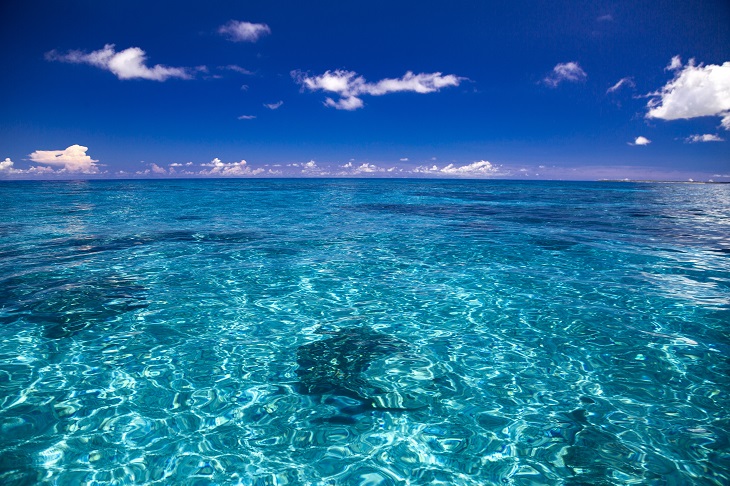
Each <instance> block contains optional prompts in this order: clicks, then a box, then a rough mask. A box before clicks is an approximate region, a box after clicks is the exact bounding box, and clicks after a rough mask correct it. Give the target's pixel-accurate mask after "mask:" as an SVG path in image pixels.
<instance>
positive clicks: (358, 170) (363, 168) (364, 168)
mask: <svg viewBox="0 0 730 486" xmlns="http://www.w3.org/2000/svg"><path fill="white" fill-rule="evenodd" d="M353 172H354V173H355V174H372V173H373V172H385V169H383V168H382V167H378V166H377V165H375V164H369V163H367V162H364V163H363V164H362V165H360V166H359V167H355V168H354V169H353Z"/></svg>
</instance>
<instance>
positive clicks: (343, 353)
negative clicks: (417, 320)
mask: <svg viewBox="0 0 730 486" xmlns="http://www.w3.org/2000/svg"><path fill="white" fill-rule="evenodd" d="M409 351H411V346H410V345H409V344H408V343H407V342H405V341H403V340H401V339H398V338H395V337H393V336H388V335H386V334H382V333H379V332H376V331H373V330H372V329H370V328H368V327H355V328H349V329H343V330H341V331H338V332H336V333H334V336H332V337H331V338H329V339H324V340H322V341H316V342H313V343H309V344H305V345H304V346H301V347H300V348H299V349H298V350H297V364H298V365H299V368H298V369H297V375H298V376H299V382H298V383H297V386H296V388H297V391H298V392H299V393H301V394H303V395H310V396H315V397H319V398H320V399H321V400H322V402H323V403H325V404H328V405H334V406H335V407H337V408H338V409H339V411H340V412H342V413H344V414H347V415H356V414H359V413H363V412H367V411H369V410H385V411H406V410H417V409H421V408H425V407H427V406H428V405H427V403H426V401H425V400H424V399H423V398H422V397H419V396H418V395H419V392H420V391H421V390H417V389H415V388H414V387H410V389H409V387H408V383H406V384H404V385H403V386H399V385H398V383H394V384H391V383H389V382H387V381H385V380H382V379H379V378H382V377H381V376H379V375H381V374H382V372H383V370H382V369H380V368H382V367H387V366H388V364H389V363H390V361H393V366H396V367H397V366H398V365H399V363H402V361H408V352H409ZM399 358H403V360H401V359H399ZM374 368H378V369H377V370H376V371H377V373H368V371H371V372H372V371H373V369H374ZM399 371H402V370H400V369H394V370H393V373H391V374H393V375H397V374H398V372H399ZM406 371H408V370H406ZM369 375H373V376H369Z"/></svg>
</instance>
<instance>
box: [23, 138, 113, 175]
mask: <svg viewBox="0 0 730 486" xmlns="http://www.w3.org/2000/svg"><path fill="white" fill-rule="evenodd" d="M87 150H89V148H88V147H83V146H81V145H71V146H70V147H68V148H66V149H65V150H36V151H35V152H33V153H32V154H30V155H29V157H30V160H32V161H33V162H36V163H39V164H46V165H52V166H60V167H61V170H62V171H64V172H80V173H82V174H98V173H99V168H98V166H97V165H96V163H97V162H99V161H98V160H94V159H92V158H91V157H89V156H88V155H86V151H87Z"/></svg>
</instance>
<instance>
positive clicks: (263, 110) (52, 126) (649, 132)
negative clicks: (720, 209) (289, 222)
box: [0, 0, 730, 180]
mask: <svg viewBox="0 0 730 486" xmlns="http://www.w3.org/2000/svg"><path fill="white" fill-rule="evenodd" d="M231 20H234V21H241V22H250V23H256V24H265V25H266V26H268V28H269V31H270V32H268V33H264V35H262V36H261V37H260V38H258V40H257V41H256V42H246V41H241V42H233V41H231V40H230V36H229V35H226V34H224V33H220V32H219V29H220V28H221V26H224V25H226V24H227V23H228V22H230V21H231ZM106 44H114V45H115V47H114V49H115V52H117V53H118V52H121V51H124V50H125V49H128V48H131V47H136V48H139V49H141V50H143V51H145V53H146V56H147V59H146V61H145V62H146V66H148V67H150V68H152V67H153V66H155V65H157V64H160V65H163V66H167V67H175V68H187V71H184V72H185V73H187V76H188V77H189V78H190V79H180V78H176V77H170V78H169V79H166V80H164V81H157V80H150V79H119V77H118V76H117V75H115V74H114V73H113V72H111V71H110V70H109V69H104V68H103V67H99V66H94V65H91V64H89V63H88V62H79V61H77V62H69V60H70V54H69V52H70V51H81V52H80V53H79V55H88V54H89V53H92V52H93V51H99V50H101V49H103V48H104V46H105V45H106ZM0 45H2V49H1V50H0V65H2V66H3V67H4V69H3V74H2V76H0V106H2V110H1V111H0V161H2V160H6V163H5V165H4V166H3V167H4V170H0V178H19V177H23V178H25V177H76V176H84V177H88V175H86V174H83V173H82V172H84V171H86V172H98V174H97V175H94V177H120V176H123V177H126V176H129V175H130V174H134V173H136V172H142V173H144V172H145V171H150V173H149V174H148V175H149V176H169V170H170V164H183V167H176V168H174V170H175V171H176V172H177V175H179V174H180V172H181V171H188V172H193V173H196V174H197V173H199V172H200V171H211V170H212V169H214V168H215V165H213V166H211V165H206V166H201V164H208V163H210V162H211V161H212V160H214V159H216V158H217V159H218V160H219V162H217V165H218V171H217V172H216V171H212V172H213V174H214V175H216V174H217V175H221V174H223V173H225V169H232V170H231V171H229V172H228V173H231V174H234V175H235V174H237V173H238V174H241V173H246V171H251V170H252V169H253V170H254V171H255V169H263V170H264V172H263V173H260V174H259V176H263V175H267V174H269V175H271V173H272V172H269V170H271V171H273V172H274V173H279V172H280V173H281V175H309V176H312V175H334V174H342V175H348V174H352V175H399V176H419V175H423V173H424V171H425V172H427V173H429V174H430V175H439V176H490V177H510V178H579V179H597V178H603V177H609V178H624V177H628V178H659V179H686V178H688V177H693V178H696V179H706V178H715V179H716V180H730V177H728V176H730V146H729V145H728V144H730V142H729V141H727V140H730V131H728V130H726V129H724V128H723V127H722V126H721V120H722V117H723V115H722V114H721V113H719V112H720V111H722V110H726V109H727V108H724V105H723V104H722V103H724V102H725V98H723V96H725V97H730V94H728V93H725V94H724V95H723V94H722V93H721V94H720V95H719V96H720V99H718V100H714V101H712V102H711V104H712V103H715V105H713V106H711V107H710V108H708V109H709V110H710V111H712V110H715V111H716V112H718V113H714V114H712V115H711V116H694V115H693V116H691V117H690V118H688V119H663V118H661V117H659V118H657V117H654V118H647V117H646V115H647V113H648V111H649V108H648V107H647V103H648V102H649V100H650V98H647V97H646V96H645V95H647V94H649V93H652V92H657V91H658V90H661V89H662V87H664V86H665V85H667V83H669V82H671V81H672V80H673V79H674V78H675V77H678V76H680V75H681V74H682V73H683V72H684V71H685V70H691V69H695V68H697V70H698V73H699V74H700V75H701V74H702V73H705V74H706V73H708V72H709V71H702V69H704V68H705V67H706V66H716V67H717V68H719V67H720V66H722V65H723V63H726V62H730V2H728V1H727V0H719V1H697V2H687V1H686V0H684V1H625V2H601V1H598V2H576V1H567V2H563V1H556V0H550V1H504V2H486V1H449V2H436V1H425V2H424V1H418V2H416V1H409V2H393V1H390V2H385V1H384V2H380V1H368V2H343V1H316V2H301V1H290V2H280V1H258V2H217V1H206V2H183V1H177V2H136V1H127V2H99V1H83V2H81V1H68V2H37V1H32V0H26V1H22V2H3V3H2V6H0ZM675 56H679V57H680V59H681V65H680V66H679V67H677V68H676V69H673V70H668V69H666V68H667V66H668V65H669V64H670V62H671V60H672V58H673V57H675ZM691 58H694V59H695V66H694V67H692V66H690V65H689V64H688V61H689V59H691ZM569 63H573V64H571V65H569ZM561 64H562V65H563V66H568V68H564V69H568V70H569V71H570V69H571V68H570V66H577V68H578V69H579V72H578V71H576V70H575V69H573V70H572V71H571V72H572V73H573V75H574V76H573V78H572V79H567V78H562V77H559V76H558V75H557V74H555V72H554V71H553V70H554V68H556V66H558V65H561ZM229 65H236V66H239V67H241V68H244V69H245V70H248V71H250V72H251V73H252V74H245V73H240V72H236V71H234V70H231V69H220V67H222V66H229ZM199 66H205V67H206V68H207V72H206V71H205V70H203V69H196V67H199ZM728 69H729V70H730V65H728ZM328 70H329V71H330V72H333V71H335V70H344V71H353V72H356V73H357V75H359V76H362V77H363V78H364V79H365V80H366V81H367V82H368V83H377V82H378V81H380V80H382V79H385V78H401V77H403V76H404V75H405V74H406V72H408V71H411V72H413V73H415V74H419V73H424V74H426V75H430V74H433V73H442V76H446V75H453V76H455V77H456V79H457V80H458V85H457V86H454V85H447V86H444V87H441V88H440V89H438V90H435V91H433V92H429V93H416V92H408V91H405V92H391V93H387V94H382V95H372V94H368V93H365V94H362V95H358V96H357V97H358V99H360V100H361V101H362V103H363V106H362V107H361V108H359V109H355V110H351V111H348V110H338V109H335V108H333V107H331V106H325V100H326V99H327V98H328V97H329V98H332V99H333V101H334V102H337V101H338V100H340V99H341V98H343V97H344V95H342V96H341V95H340V94H337V93H332V92H330V93H328V92H325V91H322V90H316V89H314V90H313V89H308V88H306V86H305V85H304V84H303V81H302V79H304V78H307V77H308V78H309V79H315V78H316V76H321V75H322V74H324V73H325V72H326V71H328ZM292 71H295V75H294V76H293V75H292ZM715 73H716V74H715V78H714V82H715V83H719V85H720V87H722V86H725V83H726V82H727V78H726V76H727V75H726V73H725V72H720V71H719V70H718V71H715ZM687 74H688V75H689V74H691V73H687ZM555 76H558V77H557V78H556V77H555ZM623 78H628V79H627V80H626V81H625V82H624V83H623V84H622V85H621V86H619V87H618V88H616V89H615V90H614V91H613V92H608V90H609V88H611V87H612V86H615V85H616V84H617V83H618V82H619V80H621V79H623ZM550 80H553V82H552V84H551V82H550ZM718 80H719V81H718ZM555 84H556V85H555ZM243 85H246V86H247V88H246V89H242V86H243ZM688 96H690V97H691V96H694V94H693V92H690V93H689V95H688ZM698 96H701V93H700V94H699V95H698ZM654 99H655V100H658V101H659V102H661V101H662V100H661V98H657V97H655V98H654ZM279 101H282V102H283V104H281V106H279V107H278V108H277V109H274V110H272V109H270V108H267V107H265V106H264V104H273V103H277V102H279ZM681 103H689V104H691V103H692V100H691V99H689V100H684V101H681ZM716 105H717V106H716ZM673 106H674V105H673ZM681 108H682V107H679V108H678V109H681ZM242 116H246V117H255V118H251V119H239V117H242ZM668 118H672V117H671V116H669V117H668ZM693 136H697V137H695V138H694V139H692V138H691V137H693ZM702 136H704V138H702ZM637 137H644V138H645V139H647V140H649V141H650V143H648V144H644V145H641V139H639V140H637ZM718 139H720V140H722V141H715V140H718ZM692 140H713V141H707V142H700V141H698V142H697V143H690V142H691V141H692ZM637 142H638V144H637ZM73 145H81V146H83V147H87V148H88V151H87V152H86V155H87V156H90V157H91V159H93V160H97V161H98V162H94V163H93V164H91V165H88V164H87V165H85V166H84V165H83V163H82V165H81V166H79V165H76V166H73V165H63V164H62V163H61V162H56V163H55V164H54V163H50V164H49V163H45V164H44V160H47V159H44V157H47V156H49V155H48V154H46V155H43V154H40V155H39V153H38V152H36V151H62V150H64V149H66V148H67V147H71V146H73ZM34 152H35V153H36V155H35V156H31V154H33V153H34ZM59 154H61V152H57V153H56V154H55V155H56V156H58V155H59ZM82 155H83V153H82ZM6 158H7V159H9V160H10V161H12V163H13V164H12V165H9V164H8V163H7V162H8V160H7V159H6ZM244 159H245V160H246V161H247V164H246V165H245V166H243V165H241V164H240V161H241V160H244ZM401 159H408V160H401ZM310 161H314V165H311V164H310V167H309V168H308V169H307V168H303V167H302V166H303V164H306V163H308V162H310ZM478 161H489V162H490V163H491V164H492V165H491V166H486V170H484V169H485V166H484V164H482V165H481V166H478V165H474V166H473V165H471V164H473V163H474V162H478ZM189 162H192V164H191V165H188V166H185V165H184V164H186V163H189ZM233 163H238V165H232V164H233ZM152 164H154V166H153V165H152ZM292 164H297V165H296V166H293V165H292ZM347 164H350V165H349V166H347V167H343V166H345V165H347ZM362 164H369V165H366V166H362ZM448 164H453V165H452V166H451V168H452V170H451V171H448V170H447V171H444V170H442V169H443V168H444V167H448ZM433 166H435V167H436V168H435V169H434V170H431V169H432V168H433ZM31 167H43V168H46V170H45V172H43V173H41V174H38V172H39V171H36V172H32V171H31V172H27V171H28V169H29V168H31ZM64 167H65V169H64ZM74 167H75V168H76V169H74ZM79 167H85V169H83V170H82V169H79ZM358 167H360V168H361V169H360V170H358V169H357V168H358ZM418 167H422V169H421V170H420V172H414V170H415V171H417V170H418V169H417V168H418ZM461 167H466V168H465V169H464V170H462V171H458V169H459V168H461ZM470 167H471V168H474V170H471V169H470ZM368 168H369V169H370V170H372V172H367V170H368ZM387 168H394V169H393V170H392V171H391V172H379V170H381V169H387ZM426 168H428V169H426ZM479 168H481V169H482V170H481V171H479V170H477V169H479ZM51 169H53V170H55V171H56V172H58V171H61V172H60V173H51V172H50V170H51ZM153 169H154V170H153ZM244 169H245V170H244ZM74 170H76V172H74ZM155 171H156V172H158V173H157V174H155V173H154V172H155ZM302 171H304V172H302ZM429 171H430V172H429ZM120 172H124V173H122V174H120ZM163 172H164V173H163ZM256 172H259V171H256ZM142 175H144V174H142ZM718 176H726V177H718Z"/></svg>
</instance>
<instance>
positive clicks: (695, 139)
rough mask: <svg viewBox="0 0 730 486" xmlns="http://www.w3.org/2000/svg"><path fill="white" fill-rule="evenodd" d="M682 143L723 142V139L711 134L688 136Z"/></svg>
mask: <svg viewBox="0 0 730 486" xmlns="http://www.w3.org/2000/svg"><path fill="white" fill-rule="evenodd" d="M684 141H685V142H687V143H701V142H724V141H725V139H724V138H721V137H719V136H717V135H713V134H711V133H706V134H704V135H690V136H689V137H687V138H685V139H684Z"/></svg>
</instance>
